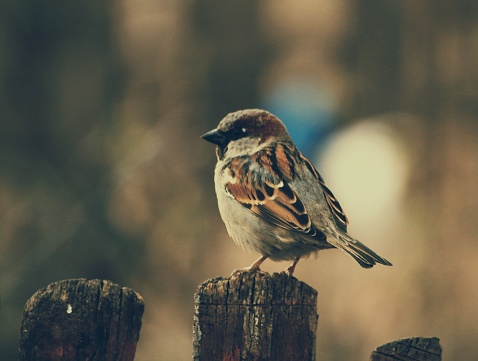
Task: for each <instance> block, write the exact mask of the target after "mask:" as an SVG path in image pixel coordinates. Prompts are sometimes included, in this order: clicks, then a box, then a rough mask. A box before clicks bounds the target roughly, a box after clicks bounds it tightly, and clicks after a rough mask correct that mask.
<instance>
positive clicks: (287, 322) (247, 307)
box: [193, 271, 318, 361]
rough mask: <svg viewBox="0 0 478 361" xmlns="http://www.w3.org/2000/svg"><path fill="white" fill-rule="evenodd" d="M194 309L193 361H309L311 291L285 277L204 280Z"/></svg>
mask: <svg viewBox="0 0 478 361" xmlns="http://www.w3.org/2000/svg"><path fill="white" fill-rule="evenodd" d="M195 308H196V312H195V316H194V336H193V347H194V354H193V360H194V361H206V360H207V361H216V360H217V361H239V360H255V361H265V360H271V361H285V360H291V361H292V360H293V361H297V360H301V361H313V360H315V343H316V339H315V334H316V328H317V320H318V315H317V292H316V291H315V290H314V289H313V288H311V287H309V286H308V285H306V284H305V283H303V282H300V281H298V280H297V279H296V278H293V277H290V276H289V275H287V274H285V273H274V274H273V275H272V276H271V275H269V274H268V273H264V272H248V271H238V272H236V273H235V274H233V275H232V276H231V277H228V278H221V277H219V278H215V279H213V280H208V281H206V282H205V283H203V284H202V285H201V286H199V289H198V291H197V292H196V294H195Z"/></svg>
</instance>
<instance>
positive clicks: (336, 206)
mask: <svg viewBox="0 0 478 361" xmlns="http://www.w3.org/2000/svg"><path fill="white" fill-rule="evenodd" d="M301 157H302V160H303V161H304V163H305V164H306V166H307V168H308V169H309V171H310V172H311V173H312V174H313V175H314V176H315V178H317V181H318V182H319V184H320V186H321V187H322V190H323V192H324V195H325V199H326V200H327V204H328V205H329V208H330V211H331V212H332V215H333V216H334V220H335V224H336V225H337V227H339V229H340V230H342V231H344V232H347V225H348V224H349V220H348V219H347V216H346V215H345V212H344V210H343V209H342V207H341V205H340V203H339V201H338V200H337V198H335V196H334V194H333V193H332V191H331V190H330V189H329V188H328V187H327V186H326V185H325V181H324V179H323V178H322V176H321V175H320V174H319V172H318V171H317V169H315V167H314V166H313V165H312V163H311V162H310V161H309V160H308V159H307V158H306V157H304V156H303V155H302V154H301Z"/></svg>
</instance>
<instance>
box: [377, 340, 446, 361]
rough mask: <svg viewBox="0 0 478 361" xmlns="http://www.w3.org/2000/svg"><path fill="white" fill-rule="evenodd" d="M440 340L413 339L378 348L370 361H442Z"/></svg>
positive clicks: (390, 343)
mask: <svg viewBox="0 0 478 361" xmlns="http://www.w3.org/2000/svg"><path fill="white" fill-rule="evenodd" d="M441 352H442V349H441V346H440V340H439V339H438V338H436V337H430V338H428V337H411V338H404V339H400V340H396V341H392V342H389V343H386V344H385V345H382V346H379V347H377V349H376V350H375V351H373V352H372V355H370V361H441Z"/></svg>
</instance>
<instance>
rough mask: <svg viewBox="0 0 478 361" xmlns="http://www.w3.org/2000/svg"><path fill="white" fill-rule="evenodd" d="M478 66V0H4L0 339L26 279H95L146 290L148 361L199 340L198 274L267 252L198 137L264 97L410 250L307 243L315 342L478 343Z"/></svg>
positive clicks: (453, 353)
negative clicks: (219, 196)
mask: <svg viewBox="0 0 478 361" xmlns="http://www.w3.org/2000/svg"><path fill="white" fill-rule="evenodd" d="M477 64H478V3H476V2H472V1H468V0H423V1H413V0H390V1H382V0H355V1H353V0H336V1H325V0H306V1H301V2H300V3H297V2H294V1H291V0H275V1H262V2H259V1H255V0H233V1H228V2H225V1H222V0H211V1H205V2H200V1H193V0H184V1H175V0H156V1H153V0H120V1H94V0H85V1H79V2H69V1H66V2H61V1H60V2H51V1H45V0H37V1H2V2H1V3H0V293H1V309H0V325H1V327H0V359H1V360H16V358H17V347H18V337H19V328H20V322H21V317H22V309H23V306H24V304H25V302H26V301H27V299H28V298H29V297H30V296H31V295H32V294H33V293H34V292H35V291H36V290H37V289H39V288H42V287H45V286H46V285H48V284H49V283H51V282H54V281H58V280H62V279H66V278H79V277H85V278H104V279H110V280H112V281H114V282H116V283H118V284H120V285H121V286H128V287H131V288H133V289H135V290H136V291H137V292H139V293H141V294H142V295H143V296H144V299H145V302H146V311H145V314H144V318H143V328H142V331H141V337H140V342H139V345H138V350H137V357H136V359H137V360H138V361H153V360H166V361H174V360H188V359H190V358H191V354H192V342H191V341H192V317H193V294H194V292H195V290H196V287H197V285H199V284H200V283H201V282H203V281H204V280H206V279H208V278H213V277H217V276H228V275H229V274H230V273H231V272H232V271H233V270H235V269H237V268H241V267H245V266H247V265H249V264H250V263H251V262H252V261H253V260H254V259H255V258H256V257H257V255H256V254H251V253H246V252H243V251H241V250H240V249H239V248H237V246H235V245H234V243H233V242H232V240H231V239H230V238H229V237H228V236H227V234H226V231H225V228H224V226H223V224H222V221H221V220H220V218H219V213H218V211H217V206H216V199H215V194H214V188H213V168H214V164H215V155H214V149H213V147H212V146H211V145H210V144H208V143H206V142H204V141H203V140H201V139H200V138H199V137H200V135H201V134H203V133H205V132H206V131H208V130H210V129H212V128H213V127H215V126H216V125H217V123H218V122H219V120H220V119H221V118H222V117H223V116H224V115H225V114H227V113H229V112H231V111H235V110H238V109H244V108H253V107H254V108H257V107H258V108H265V109H268V110H269V111H271V112H273V113H275V114H276V115H278V116H279V117H280V118H281V119H282V120H283V121H284V122H285V123H286V124H287V126H288V128H289V130H290V133H291V135H292V137H293V139H294V140H295V141H296V143H297V144H298V146H299V147H300V149H302V150H303V152H304V153H305V154H306V155H307V156H308V157H309V158H310V159H311V160H313V162H314V163H315V164H316V167H317V168H318V170H319V171H320V172H321V173H322V175H323V177H324V178H325V180H326V182H327V184H328V185H329V187H330V188H331V189H332V190H333V191H334V193H335V195H336V196H337V197H338V198H339V200H340V202H341V204H342V206H343V207H344V209H345V211H346V213H347V215H348V217H349V219H350V221H351V224H350V226H349V231H350V233H351V234H352V235H354V236H355V237H356V238H358V239H360V240H361V241H363V242H364V243H365V244H367V245H368V246H370V247H371V248H372V249H374V250H375V251H376V252H377V253H379V254H380V255H382V256H384V257H386V258H387V259H389V260H390V261H391V262H392V263H393V264H394V266H393V267H390V268H388V267H380V266H379V267H375V268H373V269H371V270H364V269H361V268H360V267H359V266H358V265H357V264H356V263H355V262H354V261H353V259H351V258H350V257H348V256H346V255H344V254H342V253H341V252H339V251H325V252H322V253H320V255H319V256H317V257H313V256H312V257H310V258H309V259H307V260H303V261H301V262H300V263H299V265H298V267H297V271H296V273H295V276H296V277H297V278H299V279H300V280H303V281H305V282H307V283H308V284H309V285H311V286H312V287H314V288H315V289H317V290H318V292H319V298H318V312H319V314H320V318H319V327H318V335H317V359H318V360H319V361H347V360H350V361H352V360H367V359H368V355H369V354H370V352H371V351H372V350H373V349H374V348H375V347H376V346H378V345H380V344H382V343H385V342H388V341H392V340H394V339H397V338H401V337H407V336H417V335H420V336H437V337H439V338H440V339H441V342H442V345H443V347H444V360H462V361H464V360H476V358H477V355H478V343H477V342H476V339H477V336H478V282H477V278H478V277H477V276H478V242H477V234H478V231H477V227H476V224H477V221H478V217H477V216H478V189H477V184H478V183H477V180H478V66H477ZM287 266H288V264H287V263H273V262H270V261H269V262H266V263H265V264H264V266H263V269H264V270H266V271H269V272H276V271H280V270H283V269H285V268H286V267H287Z"/></svg>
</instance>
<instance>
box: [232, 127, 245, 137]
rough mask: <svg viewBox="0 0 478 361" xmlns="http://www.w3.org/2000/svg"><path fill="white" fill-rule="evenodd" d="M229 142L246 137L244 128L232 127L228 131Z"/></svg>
mask: <svg viewBox="0 0 478 361" xmlns="http://www.w3.org/2000/svg"><path fill="white" fill-rule="evenodd" d="M230 135H231V140H237V139H241V138H244V137H246V136H247V129H246V128H239V127H234V128H232V129H231V131H230Z"/></svg>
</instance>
